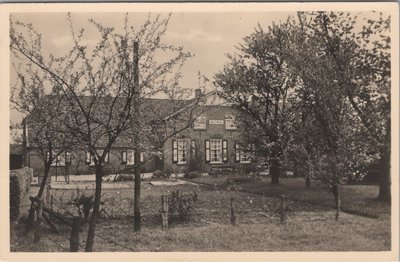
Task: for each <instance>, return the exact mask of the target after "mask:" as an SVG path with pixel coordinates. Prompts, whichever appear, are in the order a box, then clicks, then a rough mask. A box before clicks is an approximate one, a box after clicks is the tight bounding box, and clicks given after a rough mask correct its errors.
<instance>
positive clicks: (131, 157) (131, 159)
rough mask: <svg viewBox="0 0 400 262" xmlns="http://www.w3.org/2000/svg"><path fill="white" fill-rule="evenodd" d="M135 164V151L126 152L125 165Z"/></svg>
mask: <svg viewBox="0 0 400 262" xmlns="http://www.w3.org/2000/svg"><path fill="white" fill-rule="evenodd" d="M134 164H135V150H126V165H134Z"/></svg>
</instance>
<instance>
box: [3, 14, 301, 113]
mask: <svg viewBox="0 0 400 262" xmlns="http://www.w3.org/2000/svg"><path fill="white" fill-rule="evenodd" d="M294 14H295V13H293V12H291V13H290V12H273V13H272V12H259V13H257V12H252V13H240V12H230V13H221V12H216V13H215V12H214V13H210V12H208V13H205V12H203V13H193V12H191V13H172V17H171V20H170V23H169V25H168V29H167V32H166V35H165V38H164V39H165V42H167V43H171V44H175V45H180V46H183V47H184V49H185V50H186V51H189V52H191V53H192V54H194V57H192V58H190V59H189V60H188V61H187V62H186V63H185V65H184V67H183V68H182V75H183V79H182V81H181V85H182V86H183V87H186V88H192V89H195V88H197V87H198V86H199V81H198V72H199V71H200V72H201V74H203V75H205V76H206V77H208V78H209V79H210V80H212V79H213V75H214V74H215V73H217V72H218V71H219V70H221V69H222V68H223V66H224V64H225V63H226V62H227V59H226V56H225V54H226V53H232V52H234V51H235V47H234V46H235V45H237V44H238V43H240V42H241V41H242V39H243V37H245V36H247V35H249V34H251V33H252V32H253V31H254V27H256V26H257V24H258V23H260V25H261V26H262V27H264V28H266V27H268V26H269V25H271V23H272V22H276V23H278V22H279V21H280V20H281V21H285V20H286V19H287V18H288V16H289V15H294ZM147 15H148V13H129V19H130V21H131V23H132V24H133V26H138V25H141V24H142V23H143V21H144V20H145V19H146V17H147ZM123 17H124V13H72V18H73V22H74V26H75V27H76V28H79V27H85V40H86V41H88V43H91V42H92V43H94V42H96V40H97V39H98V37H99V36H98V33H97V31H96V29H95V28H94V27H93V26H92V25H91V24H89V23H88V19H89V18H93V19H95V20H96V21H101V22H102V23H103V24H104V25H108V26H113V27H116V28H122V26H123ZM12 18H13V20H20V21H23V22H25V23H32V25H33V27H34V28H35V29H36V30H37V31H39V32H41V33H42V41H43V44H42V46H43V50H44V51H45V52H48V53H52V54H54V55H56V56H58V55H62V54H64V53H65V52H67V51H68V50H69V49H70V47H71V36H70V32H69V29H68V23H67V14H66V13H14V14H12ZM11 62H12V59H11ZM14 79H15V75H14V74H13V71H12V67H11V79H10V81H11V82H13V81H14ZM11 119H15V120H17V119H20V117H19V115H18V113H16V112H11Z"/></svg>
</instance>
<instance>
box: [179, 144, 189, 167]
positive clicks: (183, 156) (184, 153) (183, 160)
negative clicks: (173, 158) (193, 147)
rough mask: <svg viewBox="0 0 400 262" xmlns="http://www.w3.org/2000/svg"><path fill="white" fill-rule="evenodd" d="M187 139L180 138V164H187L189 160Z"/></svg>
mask: <svg viewBox="0 0 400 262" xmlns="http://www.w3.org/2000/svg"><path fill="white" fill-rule="evenodd" d="M187 153H188V152H187V141H186V140H182V139H179V140H178V164H186V162H187Z"/></svg>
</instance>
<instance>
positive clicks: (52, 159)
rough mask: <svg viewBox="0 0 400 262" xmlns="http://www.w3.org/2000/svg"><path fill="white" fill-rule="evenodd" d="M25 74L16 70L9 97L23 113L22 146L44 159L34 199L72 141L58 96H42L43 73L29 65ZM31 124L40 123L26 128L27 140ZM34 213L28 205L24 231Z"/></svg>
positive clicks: (30, 225) (62, 158) (67, 155)
mask: <svg viewBox="0 0 400 262" xmlns="http://www.w3.org/2000/svg"><path fill="white" fill-rule="evenodd" d="M25 73H26V74H27V76H25V75H24V74H23V73H22V72H18V74H17V75H18V79H17V82H16V83H15V86H14V87H13V88H11V90H12V92H13V93H12V94H11V99H10V100H11V103H12V106H13V107H14V108H15V109H16V110H18V111H19V112H21V113H23V114H24V115H25V116H26V117H25V118H24V120H23V122H22V129H23V141H22V142H23V146H24V147H26V146H27V143H29V145H30V146H32V147H34V148H35V153H36V154H37V155H38V156H39V157H40V158H41V160H42V161H43V167H44V171H43V175H42V176H41V177H42V179H41V183H40V187H39V191H38V193H37V198H39V199H41V198H42V195H43V193H44V190H45V186H46V184H47V183H48V177H49V173H50V168H51V166H53V165H57V164H58V162H60V161H64V162H65V161H68V158H69V152H68V150H70V149H71V148H72V147H73V146H74V145H73V144H74V142H73V141H74V140H73V138H71V137H70V136H68V135H67V134H65V132H64V130H63V123H64V121H65V117H66V115H65V113H64V108H63V105H62V103H61V102H60V100H59V99H60V97H56V96H47V95H45V90H44V82H46V79H45V78H44V76H43V75H42V74H39V73H38V72H37V71H35V70H33V69H32V68H31V67H28V68H27V69H26V71H25ZM30 123H40V125H32V126H31V127H32V128H29V140H28V139H27V138H28V134H27V133H26V132H27V129H28V126H30ZM24 157H26V155H25V156H24ZM26 161H27V160H26V159H25V162H26ZM32 205H33V202H32ZM34 212H35V210H34V208H33V206H31V208H30V209H29V215H28V222H27V225H26V228H25V233H26V234H27V233H29V231H30V230H31V229H32V226H33V219H34Z"/></svg>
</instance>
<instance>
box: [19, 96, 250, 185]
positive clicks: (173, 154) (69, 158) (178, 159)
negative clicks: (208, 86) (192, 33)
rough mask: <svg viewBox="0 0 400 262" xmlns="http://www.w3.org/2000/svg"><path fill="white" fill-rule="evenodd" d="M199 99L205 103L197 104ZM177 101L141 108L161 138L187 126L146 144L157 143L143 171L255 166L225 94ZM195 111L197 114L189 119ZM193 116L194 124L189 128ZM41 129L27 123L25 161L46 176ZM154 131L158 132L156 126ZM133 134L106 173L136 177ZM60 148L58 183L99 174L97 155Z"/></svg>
mask: <svg viewBox="0 0 400 262" xmlns="http://www.w3.org/2000/svg"><path fill="white" fill-rule="evenodd" d="M195 101H200V102H199V103H196V105H194V104H195ZM175 102H176V103H175V104H174V105H172V104H171V102H170V101H169V100H166V99H145V100H144V103H143V104H142V105H141V112H143V114H142V118H143V119H144V121H143V123H145V124H147V125H149V126H150V125H153V127H154V126H156V129H158V130H160V134H156V135H155V136H157V135H158V136H161V137H162V135H163V134H161V133H162V132H161V130H162V129H164V128H166V127H165V126H162V123H168V122H169V121H175V122H176V121H177V122H178V123H175V127H174V128H176V129H177V130H179V129H180V128H181V127H182V131H179V132H176V133H173V135H172V136H169V137H167V138H166V139H165V141H163V143H162V145H155V144H157V142H155V140H157V139H155V138H154V137H153V138H152V139H147V140H146V142H147V143H148V144H151V145H149V146H146V147H144V148H142V149H141V161H142V166H141V170H142V172H143V173H149V172H150V173H151V172H154V171H156V170H160V171H162V172H164V173H188V172H191V171H198V172H210V171H211V170H215V169H219V170H231V169H232V168H236V167H239V166H243V165H248V164H250V163H252V162H255V157H254V154H252V152H251V150H250V149H249V148H250V147H243V146H242V147H241V146H240V145H242V143H239V142H240V130H239V127H238V123H237V121H236V116H237V115H238V111H237V109H235V107H234V105H232V104H231V103H229V102H228V101H227V100H226V99H225V98H224V97H223V95H222V94H221V93H220V92H218V91H217V90H215V91H211V92H209V93H206V94H203V93H202V92H201V90H200V89H197V90H195V98H193V99H191V100H184V101H175ZM177 105H178V106H179V108H180V109H179V110H177V108H176V107H177ZM172 107H175V108H172ZM194 107H195V108H194ZM190 110H193V111H191V113H190V116H189V114H188V111H190ZM171 112H172V113H171ZM156 118H162V121H157V119H156ZM188 118H192V120H191V123H190V125H189V126H187V127H186V128H185V127H184V126H185V125H187V123H188V121H189V120H188ZM38 125H40V123H34V122H33V121H32V120H30V119H29V116H28V117H27V118H26V119H25V121H24V132H23V134H24V163H25V166H28V167H30V168H32V169H33V170H34V176H39V177H40V176H41V174H43V170H44V163H43V159H42V157H41V156H40V154H38V147H37V145H35V144H34V143H31V142H30V141H32V134H33V133H34V132H32V130H33V129H34V128H35V127H36V126H38ZM157 127H158V128H157ZM149 130H150V132H153V133H154V131H152V130H154V128H153V129H149ZM131 133H132V132H127V134H125V135H123V136H121V137H119V138H118V139H117V140H116V141H115V143H114V145H113V147H112V148H111V150H110V152H109V154H108V155H107V157H106V160H105V162H106V163H105V171H106V173H109V174H113V173H127V174H129V173H133V169H132V168H130V167H132V166H133V165H134V164H135V163H134V148H133V138H132V137H131V136H130V135H129V134H131ZM156 133H157V132H156ZM159 140H162V139H159ZM99 143H100V145H98V146H97V148H99V149H98V151H99V153H101V152H100V151H101V150H102V149H101V141H100V142H99ZM57 150H62V152H63V153H61V154H60V155H59V156H58V157H57V159H56V160H55V161H54V162H53V163H52V166H51V168H50V174H51V177H52V178H51V179H52V181H67V182H68V181H70V180H71V179H73V178H74V176H80V175H90V174H94V159H93V156H91V155H90V153H89V152H88V151H86V150H85V148H84V147H83V146H76V147H74V148H68V149H67V148H62V145H58V146H57V147H55V148H54V150H53V151H54V153H57Z"/></svg>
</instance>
